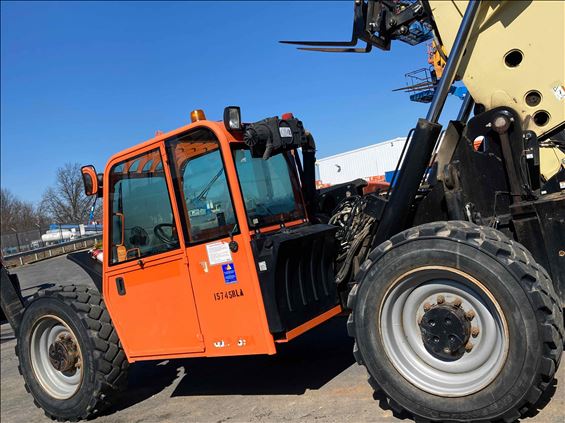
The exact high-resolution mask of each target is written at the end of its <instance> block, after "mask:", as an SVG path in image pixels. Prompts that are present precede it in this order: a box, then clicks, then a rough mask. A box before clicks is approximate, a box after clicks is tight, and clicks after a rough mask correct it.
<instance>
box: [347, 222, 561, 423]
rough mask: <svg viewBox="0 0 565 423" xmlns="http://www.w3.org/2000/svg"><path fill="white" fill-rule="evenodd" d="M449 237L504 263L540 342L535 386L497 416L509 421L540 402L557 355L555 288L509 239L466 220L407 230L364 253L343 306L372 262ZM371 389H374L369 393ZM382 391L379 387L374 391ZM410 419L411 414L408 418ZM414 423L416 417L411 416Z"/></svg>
mask: <svg viewBox="0 0 565 423" xmlns="http://www.w3.org/2000/svg"><path fill="white" fill-rule="evenodd" d="M430 238H449V239H452V240H454V241H456V242H460V243H464V244H467V245H471V246H474V247H475V248H477V249H478V250H480V251H482V252H485V253H487V254H490V255H491V256H493V257H494V258H496V259H497V260H498V261H499V262H500V263H502V264H503V265H505V266H506V267H507V268H508V269H509V270H510V271H511V272H512V273H513V274H514V275H515V276H516V278H517V279H518V280H519V281H520V284H521V285H522V287H523V288H524V290H525V291H526V292H527V294H528V296H529V298H530V300H531V302H532V304H533V305H534V307H535V310H536V314H537V319H538V324H539V326H540V334H541V336H542V338H543V342H544V348H543V356H542V357H541V364H540V366H539V373H538V375H537V377H536V382H535V383H534V384H533V385H532V386H531V387H530V389H529V390H528V392H527V393H526V395H524V397H523V398H522V400H521V401H520V402H519V403H517V404H515V405H514V406H513V407H512V408H510V409H509V410H507V411H506V412H505V413H504V415H502V416H499V417H498V418H499V419H501V420H502V421H515V420H516V419H517V418H520V417H521V416H523V415H525V414H527V413H528V412H529V411H530V409H531V408H533V407H534V406H535V404H536V403H537V402H538V400H539V399H540V397H541V395H542V393H543V392H544V391H545V390H546V389H547V388H548V387H549V386H550V385H551V382H552V381H553V377H554V375H555V372H556V369H557V368H558V367H559V362H560V360H561V355H562V352H563V339H564V332H565V331H564V329H563V311H562V310H563V309H562V307H561V304H560V303H559V300H558V296H557V294H556V292H555V288H554V286H553V283H552V281H551V279H550V278H549V275H548V273H547V271H546V270H545V269H544V268H543V267H542V266H540V265H539V264H537V263H536V261H535V259H534V258H533V256H532V254H531V253H530V252H529V251H528V250H527V249H526V248H525V247H524V246H523V245H522V244H520V243H518V242H516V241H514V240H511V239H510V238H508V237H507V236H506V235H504V234H503V233H501V232H500V231H498V230H496V229H494V228H489V227H484V226H478V225H475V224H473V223H470V222H463V221H448V222H445V221H443V222H433V223H426V224H423V225H420V226H416V227H413V228H410V229H407V230H405V231H403V232H401V233H399V234H397V235H395V236H393V237H392V238H391V239H390V240H388V241H385V242H383V243H382V244H380V245H379V246H378V247H377V248H375V249H374V250H373V251H372V252H371V253H370V254H369V257H368V259H367V261H366V263H364V264H363V266H361V270H360V272H359V274H358V275H357V281H360V282H353V283H352V285H353V286H352V289H351V291H350V293H349V297H348V301H347V304H348V307H350V308H351V309H352V310H353V308H354V307H355V304H356V303H357V298H356V297H357V294H358V286H359V284H360V283H361V282H362V281H363V279H364V278H365V277H366V275H367V274H368V273H369V272H371V269H372V268H374V267H373V264H374V263H376V262H377V261H378V260H379V259H381V258H382V257H383V256H384V254H385V253H386V252H387V251H388V250H390V249H391V248H393V247H396V246H398V245H400V244H404V243H406V242H409V241H413V240H415V239H430ZM354 319H355V317H354V313H353V312H352V313H351V314H350V318H349V320H348V324H347V328H348V333H349V335H350V336H352V337H353V338H356V333H355V332H356V325H355V320H354ZM354 356H355V359H356V360H357V362H358V363H359V364H361V365H363V357H362V354H361V351H360V350H359V348H357V347H354ZM371 379H372V381H371V382H372V383H371V386H375V385H376V386H378V382H377V381H375V380H374V379H373V378H372V377H371ZM375 390H377V389H375ZM383 392H384V391H383V390H382V389H381V390H380V393H383ZM384 395H385V401H387V403H388V406H389V407H390V408H392V409H393V410H394V411H395V412H402V411H405V412H408V413H410V411H409V410H407V409H405V408H402V409H401V410H398V407H400V405H399V404H398V403H397V402H396V401H394V399H392V398H390V397H389V396H387V395H386V393H385V394H384ZM412 415H413V414H412ZM413 417H415V418H418V419H420V420H422V419H424V420H427V419H425V418H422V416H415V415H413Z"/></svg>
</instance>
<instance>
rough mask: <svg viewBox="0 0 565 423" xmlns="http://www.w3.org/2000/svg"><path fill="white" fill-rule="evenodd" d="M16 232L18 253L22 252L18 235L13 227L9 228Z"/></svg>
mask: <svg viewBox="0 0 565 423" xmlns="http://www.w3.org/2000/svg"><path fill="white" fill-rule="evenodd" d="M10 229H11V230H13V231H14V233H15V234H16V242H17V243H18V253H21V252H22V248H21V247H20V237H19V236H18V231H16V229H15V228H10Z"/></svg>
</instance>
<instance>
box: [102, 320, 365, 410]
mask: <svg viewBox="0 0 565 423" xmlns="http://www.w3.org/2000/svg"><path fill="white" fill-rule="evenodd" d="M345 324H346V320H345V319H344V318H341V317H340V318H334V319H332V320H331V321H329V322H326V323H325V324H323V325H321V326H319V327H317V328H315V329H312V330H311V331H310V332H308V333H306V334H304V335H302V336H301V337H299V338H297V339H295V340H293V341H291V342H289V343H288V344H280V345H279V346H278V353H277V354H276V355H274V356H246V357H226V358H195V359H185V360H170V361H163V362H159V363H156V362H145V363H144V362H141V363H134V364H133V365H132V366H131V367H130V369H131V371H130V374H129V376H130V377H129V386H128V390H127V391H126V392H125V393H124V394H123V395H122V396H121V398H120V399H119V401H117V403H116V406H114V407H112V408H111V409H109V410H108V411H107V412H106V413H105V414H112V413H114V412H115V411H119V410H123V409H125V408H128V407H131V406H133V405H135V404H137V403H138V402H141V401H143V400H145V399H147V398H149V397H151V396H153V395H155V394H157V393H159V392H161V391H162V390H164V389H165V388H166V387H167V386H170V385H171V384H172V383H173V382H174V380H175V379H176V378H177V377H179V376H180V377H181V380H180V381H179V383H178V385H177V386H176V388H175V389H174V391H173V393H172V396H174V397H178V396H192V395H194V396H196V395H200V396H202V395H301V394H303V393H304V392H306V391H307V390H312V389H320V388H321V387H322V386H324V385H325V384H326V383H328V382H329V381H330V380H332V379H333V378H335V377H336V376H337V375H339V374H340V373H342V372H343V371H344V370H345V369H347V368H348V367H350V366H351V365H352V364H353V363H354V359H353V354H352V348H353V341H352V340H351V338H349V337H348V336H347V331H346V326H345Z"/></svg>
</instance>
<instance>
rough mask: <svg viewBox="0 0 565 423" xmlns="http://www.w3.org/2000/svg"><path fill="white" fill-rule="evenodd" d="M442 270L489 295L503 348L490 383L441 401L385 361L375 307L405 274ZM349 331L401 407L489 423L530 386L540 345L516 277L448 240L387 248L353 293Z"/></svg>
mask: <svg viewBox="0 0 565 423" xmlns="http://www.w3.org/2000/svg"><path fill="white" fill-rule="evenodd" d="M430 265H432V266H434V265H435V266H445V267H451V268H454V269H459V270H461V271H463V272H466V273H468V274H469V275H471V276H473V277H475V278H476V279H477V280H479V281H480V282H481V283H483V284H484V285H485V286H486V287H487V289H489V291H490V292H491V293H492V294H493V296H494V298H495V299H496V300H497V302H498V304H499V306H500V307H501V309H502V311H503V313H504V314H505V316H506V321H507V325H508V332H509V350H508V356H507V358H506V363H505V365H504V367H503V368H502V370H501V371H500V373H499V374H498V376H497V377H496V379H495V380H494V381H493V382H492V383H490V384H489V385H488V386H487V387H485V388H484V389H482V390H481V391H479V392H476V393H474V394H471V395H468V396H464V397H455V398H443V397H439V396H436V395H433V394H430V393H427V392H425V391H423V390H421V389H419V388H417V387H415V386H413V385H412V384H410V383H409V382H408V381H407V380H406V379H404V377H403V376H402V375H401V374H400V373H399V372H398V371H397V370H396V369H395V367H394V366H393V365H392V363H391V362H390V361H389V359H388V357H387V354H386V351H385V349H384V346H383V344H382V340H381V337H380V329H379V328H380V310H379V309H380V307H381V305H382V304H383V300H384V296H385V294H386V293H387V291H388V290H389V289H390V285H391V284H392V283H393V282H394V281H395V279H397V278H398V277H399V276H401V275H402V274H404V273H405V272H407V271H410V270H413V269H416V268H418V267H423V266H430ZM354 313H355V325H356V327H355V331H356V341H357V344H358V348H359V350H360V351H361V354H362V356H363V360H364V364H365V365H366V367H367V369H368V371H369V373H370V374H371V375H372V376H373V377H374V378H375V380H376V381H377V383H378V384H379V385H380V387H381V388H382V389H384V390H385V392H386V393H387V394H388V396H389V397H391V398H393V399H394V400H395V401H397V402H398V403H399V404H400V405H401V406H402V407H403V408H405V409H407V410H409V411H411V412H413V413H414V414H416V415H419V416H423V417H426V418H429V419H435V420H462V419H464V420H490V419H493V418H496V417H499V416H501V415H502V414H504V413H505V412H506V411H507V410H508V409H510V408H512V406H514V405H515V404H517V403H519V402H520V400H521V399H522V398H523V397H524V396H525V395H526V394H527V392H528V390H529V389H530V387H531V386H532V385H533V384H535V383H536V382H535V378H536V375H537V374H538V373H539V371H538V367H539V365H540V363H539V361H540V358H541V357H542V341H541V340H540V335H539V329H538V324H537V320H536V316H535V312H534V307H533V306H532V305H531V303H530V299H529V297H528V296H527V294H526V292H525V291H524V289H523V288H522V286H521V285H520V282H519V281H518V280H517V279H516V277H515V276H514V275H513V274H512V273H510V271H509V270H508V269H507V268H506V267H505V266H504V265H503V264H502V263H501V262H499V261H498V260H497V259H495V258H494V257H492V256H490V255H488V254H487V253H485V252H483V251H480V250H479V249H478V248H476V247H473V246H470V245H468V244H464V243H459V242H456V241H454V240H450V239H437V238H435V239H417V240H412V241H408V242H406V243H404V244H400V245H397V246H395V247H394V248H392V249H391V250H390V251H388V252H387V253H385V254H384V256H382V257H381V258H380V259H379V260H378V261H377V262H376V263H373V264H372V266H371V268H370V269H369V270H368V271H367V272H366V274H365V277H364V278H363V280H362V281H360V286H359V292H358V293H357V301H356V308H355V310H354Z"/></svg>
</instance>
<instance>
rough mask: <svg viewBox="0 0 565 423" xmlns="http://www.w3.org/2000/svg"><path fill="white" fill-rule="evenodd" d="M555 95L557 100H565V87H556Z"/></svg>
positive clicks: (554, 88)
mask: <svg viewBox="0 0 565 423" xmlns="http://www.w3.org/2000/svg"><path fill="white" fill-rule="evenodd" d="M553 94H555V97H556V98H557V100H559V101H563V100H565V87H564V86H563V85H556V86H555V87H553Z"/></svg>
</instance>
